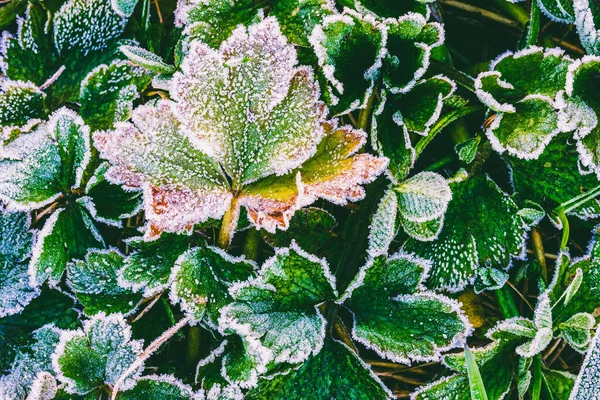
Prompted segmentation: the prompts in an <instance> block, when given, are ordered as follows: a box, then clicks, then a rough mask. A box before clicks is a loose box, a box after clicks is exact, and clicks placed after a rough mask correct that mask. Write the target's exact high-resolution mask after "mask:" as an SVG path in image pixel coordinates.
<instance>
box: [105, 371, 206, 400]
mask: <svg viewBox="0 0 600 400" xmlns="http://www.w3.org/2000/svg"><path fill="white" fill-rule="evenodd" d="M202 398H203V397H201V396H200V395H198V394H196V393H194V391H193V390H192V388H191V386H189V385H186V384H184V383H183V382H181V380H179V379H177V378H175V377H174V376H173V375H149V376H144V377H143V378H140V379H139V380H138V381H137V383H136V385H135V386H134V387H133V388H131V389H129V390H126V391H124V392H121V393H119V394H118V395H117V399H118V400H139V399H144V400H164V399H169V400H196V399H197V400H200V399H202Z"/></svg>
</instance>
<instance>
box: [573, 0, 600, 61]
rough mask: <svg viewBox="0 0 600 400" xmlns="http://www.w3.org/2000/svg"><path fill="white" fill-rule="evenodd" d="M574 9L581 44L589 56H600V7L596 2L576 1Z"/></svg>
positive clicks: (588, 0)
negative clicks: (599, 27) (599, 19)
mask: <svg viewBox="0 0 600 400" xmlns="http://www.w3.org/2000/svg"><path fill="white" fill-rule="evenodd" d="M573 8H574V11H575V26H576V27H577V33H578V34H579V39H580V40H581V44H582V45H583V47H584V48H585V50H586V51H587V52H588V53H589V54H594V55H598V54H600V29H598V26H599V21H598V16H599V15H600V5H598V3H597V2H596V1H594V0H591V1H590V0H574V1H573Z"/></svg>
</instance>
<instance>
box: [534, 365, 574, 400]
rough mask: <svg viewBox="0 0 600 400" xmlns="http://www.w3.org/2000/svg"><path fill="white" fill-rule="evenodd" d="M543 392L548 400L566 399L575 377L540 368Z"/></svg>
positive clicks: (566, 373) (563, 372)
mask: <svg viewBox="0 0 600 400" xmlns="http://www.w3.org/2000/svg"><path fill="white" fill-rule="evenodd" d="M542 379H543V383H544V386H543V392H542V393H544V394H545V396H547V397H545V398H547V399H548V400H562V399H568V398H569V395H570V394H571V392H572V390H573V386H574V384H575V379H576V376H575V375H573V374H571V373H569V372H565V371H556V370H553V369H547V368H542Z"/></svg>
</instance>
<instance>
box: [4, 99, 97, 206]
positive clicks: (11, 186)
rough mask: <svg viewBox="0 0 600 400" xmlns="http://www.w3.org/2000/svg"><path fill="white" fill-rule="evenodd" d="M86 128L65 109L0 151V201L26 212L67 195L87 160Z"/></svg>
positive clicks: (77, 181)
mask: <svg viewBox="0 0 600 400" xmlns="http://www.w3.org/2000/svg"><path fill="white" fill-rule="evenodd" d="M89 152H90V143H89V128H87V127H86V126H85V125H84V124H83V121H82V120H81V118H80V117H78V116H77V115H76V114H75V113H74V112H72V111H70V110H67V109H66V108H63V109H60V110H59V111H57V112H56V113H54V114H53V115H52V116H51V117H50V120H49V121H48V122H47V123H44V124H42V125H40V126H39V127H38V128H37V129H36V130H35V131H34V132H32V133H27V134H22V135H20V136H19V137H17V138H16V139H15V140H13V141H11V142H10V143H9V144H8V145H7V146H4V147H2V148H0V198H2V199H4V200H5V201H7V202H9V203H10V204H12V205H13V207H15V208H19V209H24V210H30V209H34V208H38V207H41V206H43V205H46V204H48V203H51V202H53V201H54V200H56V199H57V198H58V197H59V195H60V194H61V193H63V194H70V192H71V189H76V188H78V187H79V186H80V184H81V179H82V177H83V171H84V169H85V167H86V166H87V163H88V161H89V157H90V155H89Z"/></svg>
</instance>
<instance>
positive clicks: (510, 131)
mask: <svg viewBox="0 0 600 400" xmlns="http://www.w3.org/2000/svg"><path fill="white" fill-rule="evenodd" d="M569 64H570V59H569V58H568V57H566V56H564V54H563V52H562V50H556V49H549V50H544V49H541V48H538V47H529V48H527V49H525V50H521V51H519V52H517V53H511V52H507V53H505V54H503V55H501V56H500V57H498V58H497V59H496V60H494V61H493V62H492V63H491V64H490V71H488V72H483V73H481V74H479V76H478V77H477V79H476V81H475V88H476V93H477V96H478V97H479V99H480V100H481V101H482V102H483V103H484V104H486V105H487V106H488V107H489V108H490V109H491V110H492V111H493V112H495V113H497V114H496V115H495V117H494V120H493V121H492V123H491V124H490V125H489V127H488V128H487V129H486V132H485V133H486V135H487V137H488V139H489V140H490V142H491V144H492V147H493V148H494V150H496V151H497V152H499V153H503V152H505V151H508V153H509V154H511V155H516V156H517V157H519V158H523V159H527V160H529V159H536V158H538V157H539V156H540V154H542V152H543V151H544V148H545V147H546V145H548V143H549V142H550V141H551V140H552V138H553V137H554V136H556V135H557V134H558V133H559V132H560V131H561V129H560V128H561V127H560V126H559V123H558V110H559V108H560V104H559V103H558V102H557V101H556V100H557V94H559V92H561V91H562V90H563V89H564V87H565V83H566V76H567V69H568V68H569Z"/></svg>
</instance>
